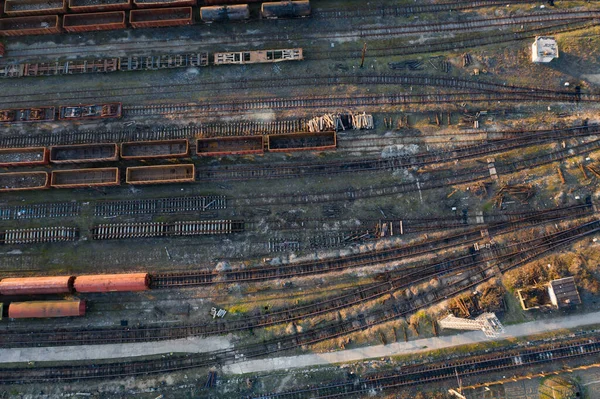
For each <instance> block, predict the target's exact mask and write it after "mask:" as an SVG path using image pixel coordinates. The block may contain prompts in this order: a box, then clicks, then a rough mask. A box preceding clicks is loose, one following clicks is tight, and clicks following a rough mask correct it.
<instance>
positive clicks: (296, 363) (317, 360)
mask: <svg viewBox="0 0 600 399" xmlns="http://www.w3.org/2000/svg"><path fill="white" fill-rule="evenodd" d="M589 324H600V312H594V313H586V314H581V315H576V316H568V317H560V318H555V319H547V320H540V321H532V322H529V323H522V324H516V325H512V326H507V327H506V333H505V334H503V335H501V336H500V337H498V338H497V340H503V339H507V338H510V337H523V336H526V335H531V334H537V333H543V332H546V331H551V330H559V329H561V328H574V327H579V326H585V325H589ZM486 341H489V339H488V338H486V337H485V335H483V332H481V331H473V332H468V333H462V334H457V335H452V336H445V337H439V338H425V339H418V340H415V341H409V342H402V343H393V344H389V345H376V346H368V347H364V348H358V349H348V350H343V351H337V352H328V353H320V354H310V355H301V356H289V357H277V358H272V359H260V360H251V361H247V362H241V363H236V364H231V365H228V366H225V367H224V371H225V372H226V373H229V374H244V373H251V372H259V371H275V370H284V369H289V368H297V367H308V366H316V365H323V364H332V363H345V362H352V361H357V360H364V359H372V358H379V357H384V356H397V355H408V354H411V353H418V352H426V351H430V350H436V349H442V348H449V347H452V346H458V345H466V344H473V343H477V342H486Z"/></svg>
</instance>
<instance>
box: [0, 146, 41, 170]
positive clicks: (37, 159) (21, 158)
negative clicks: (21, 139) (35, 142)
mask: <svg viewBox="0 0 600 399" xmlns="http://www.w3.org/2000/svg"><path fill="white" fill-rule="evenodd" d="M47 163H48V150H46V147H29V148H0V167H7V166H9V167H10V166H34V165H45V164H47Z"/></svg>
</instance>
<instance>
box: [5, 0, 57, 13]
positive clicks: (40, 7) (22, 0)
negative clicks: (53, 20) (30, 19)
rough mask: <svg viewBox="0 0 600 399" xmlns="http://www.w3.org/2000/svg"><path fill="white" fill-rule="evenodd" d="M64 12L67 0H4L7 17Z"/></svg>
mask: <svg viewBox="0 0 600 399" xmlns="http://www.w3.org/2000/svg"><path fill="white" fill-rule="evenodd" d="M65 12H67V0H6V3H4V14H6V15H8V16H9V17H19V16H25V15H48V14H64V13H65Z"/></svg>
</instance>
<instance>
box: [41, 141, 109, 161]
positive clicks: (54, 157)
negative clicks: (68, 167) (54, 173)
mask: <svg viewBox="0 0 600 399" xmlns="http://www.w3.org/2000/svg"><path fill="white" fill-rule="evenodd" d="M118 159H119V150H118V146H117V145H116V144H115V143H108V144H76V145H58V146H54V147H50V162H52V163H82V162H108V161H117V160H118Z"/></svg>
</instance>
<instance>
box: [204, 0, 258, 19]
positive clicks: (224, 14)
mask: <svg viewBox="0 0 600 399" xmlns="http://www.w3.org/2000/svg"><path fill="white" fill-rule="evenodd" d="M248 18H250V7H248V4H240V5H230V6H212V7H201V8H200V19H201V20H202V21H204V22H209V23H210V22H224V21H242V20H244V19H248Z"/></svg>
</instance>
